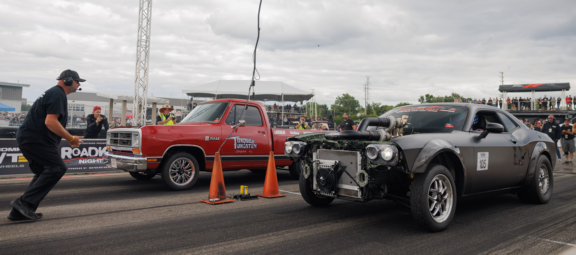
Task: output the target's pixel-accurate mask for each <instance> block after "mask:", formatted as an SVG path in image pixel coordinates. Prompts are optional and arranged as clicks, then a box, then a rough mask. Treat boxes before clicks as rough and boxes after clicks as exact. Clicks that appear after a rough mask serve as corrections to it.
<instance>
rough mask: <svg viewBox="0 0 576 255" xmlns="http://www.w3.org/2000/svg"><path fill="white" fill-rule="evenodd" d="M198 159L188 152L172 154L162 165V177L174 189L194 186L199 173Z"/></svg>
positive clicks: (185, 188)
mask: <svg viewBox="0 0 576 255" xmlns="http://www.w3.org/2000/svg"><path fill="white" fill-rule="evenodd" d="M199 168H200V167H199V166H198V161H196V158H194V156H192V155H190V154H189V153H186V152H178V153H176V154H173V155H171V156H170V157H169V158H168V160H166V162H165V164H163V166H162V174H161V176H162V179H163V180H164V183H166V185H168V187H170V188H171V189H173V190H187V189H190V188H192V186H194V184H196V181H198V175H199V172H200V170H199Z"/></svg>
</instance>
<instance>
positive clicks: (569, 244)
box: [528, 236, 576, 247]
mask: <svg viewBox="0 0 576 255" xmlns="http://www.w3.org/2000/svg"><path fill="white" fill-rule="evenodd" d="M528 237H530V238H532V239H538V240H542V241H546V242H551V243H556V244H563V245H568V246H572V247H576V244H571V243H564V242H559V241H554V240H550V239H545V238H538V237H533V236H528Z"/></svg>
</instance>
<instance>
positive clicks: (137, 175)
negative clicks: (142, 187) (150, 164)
mask: <svg viewBox="0 0 576 255" xmlns="http://www.w3.org/2000/svg"><path fill="white" fill-rule="evenodd" d="M129 173H130V176H132V177H134V179H136V180H139V181H145V180H150V179H152V178H154V176H156V173H152V172H129Z"/></svg>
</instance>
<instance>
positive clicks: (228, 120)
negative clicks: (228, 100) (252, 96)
mask: <svg viewBox="0 0 576 255" xmlns="http://www.w3.org/2000/svg"><path fill="white" fill-rule="evenodd" d="M237 108H238V106H237V105H235V106H234V107H232V110H230V114H228V118H226V125H236V109H237Z"/></svg>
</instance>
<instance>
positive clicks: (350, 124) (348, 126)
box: [340, 119, 354, 130]
mask: <svg viewBox="0 0 576 255" xmlns="http://www.w3.org/2000/svg"><path fill="white" fill-rule="evenodd" d="M340 128H341V129H342V130H354V121H353V120H352V119H347V120H345V121H342V123H341V124H340Z"/></svg>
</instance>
